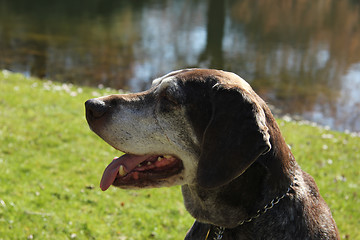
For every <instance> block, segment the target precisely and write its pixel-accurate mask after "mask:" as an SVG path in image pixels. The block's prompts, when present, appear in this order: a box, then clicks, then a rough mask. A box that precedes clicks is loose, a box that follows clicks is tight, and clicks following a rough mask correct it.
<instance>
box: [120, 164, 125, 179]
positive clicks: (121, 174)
mask: <svg viewBox="0 0 360 240" xmlns="http://www.w3.org/2000/svg"><path fill="white" fill-rule="evenodd" d="M119 175H120V176H121V177H123V176H125V175H126V172H125V170H124V166H123V165H120V168H119Z"/></svg>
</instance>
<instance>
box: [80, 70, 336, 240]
mask: <svg viewBox="0 0 360 240" xmlns="http://www.w3.org/2000/svg"><path fill="white" fill-rule="evenodd" d="M85 106H86V119H87V121H88V124H89V126H90V128H91V129H92V130H93V131H94V132H95V133H96V134H97V135H98V136H100V137H101V138H102V139H103V140H104V141H105V142H107V143H108V144H110V145H111V146H113V147H114V148H116V149H118V150H120V151H122V152H124V153H125V154H124V155H123V156H122V157H119V158H115V159H113V161H112V162H111V163H110V164H109V166H108V167H107V168H106V169H105V171H104V173H103V176H102V179H101V183H100V187H101V189H102V190H103V191H105V190H106V189H108V188H109V187H110V186H111V185H113V186H116V187H120V188H124V189H134V188H135V189H136V188H154V187H164V186H166V187H169V186H173V185H181V186H182V194H183V197H184V204H185V207H186V209H187V211H188V212H189V213H190V214H191V215H192V216H193V217H194V218H195V223H194V224H193V226H192V228H191V229H190V230H189V231H188V233H187V234H186V237H185V239H224V240H228V239H339V233H338V230H337V226H336V223H335V221H334V219H333V217H332V215H331V212H330V209H329V207H328V206H327V205H326V203H325V201H324V200H323V198H322V197H321V196H320V193H319V190H318V188H317V186H316V183H315V181H314V179H313V178H312V177H311V176H310V175H309V174H307V173H306V172H304V171H303V170H302V169H301V168H300V167H299V165H298V164H297V162H296V161H295V158H294V156H293V154H292V153H291V151H290V149H289V147H288V145H287V144H286V143H285V141H284V138H283V137H282V135H281V133H280V130H279V127H278V125H277V123H276V121H275V119H274V117H273V115H272V114H271V111H270V110H269V108H268V106H267V105H266V103H265V102H264V101H263V100H262V99H261V98H260V97H259V96H258V95H257V94H256V93H255V92H254V91H253V89H252V88H251V87H250V85H249V84H248V83H247V82H246V81H244V80H243V79H242V78H240V77H239V76H238V75H236V74H234V73H231V72H225V71H220V70H211V69H184V70H179V71H174V72H171V73H169V74H167V75H165V76H163V77H160V78H157V79H155V80H154V81H153V84H152V86H151V88H150V89H149V90H147V91H143V92H140V93H133V94H119V95H110V96H104V97H100V98H95V99H90V100H88V101H86V103H85Z"/></svg>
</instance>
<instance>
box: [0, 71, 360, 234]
mask: <svg viewBox="0 0 360 240" xmlns="http://www.w3.org/2000/svg"><path fill="white" fill-rule="evenodd" d="M109 93H116V91H115V90H99V89H94V88H80V87H77V86H71V85H66V84H58V83H52V82H49V81H40V80H37V79H33V78H25V77H24V76H23V75H20V74H12V73H9V72H7V71H3V72H0V140H1V144H0V239H182V238H183V237H184V236H185V234H186V231H187V230H188V228H190V226H191V225H192V222H193V219H192V218H191V217H190V215H189V214H188V213H187V212H186V210H185V208H184V206H183V203H182V196H181V192H180V187H173V188H161V189H152V190H141V191H125V190H119V189H114V188H110V189H109V190H108V191H106V192H102V191H101V190H100V189H99V187H98V184H99V180H100V178H101V175H102V172H103V170H104V168H105V167H106V165H107V164H108V163H109V162H110V161H111V159H112V158H113V157H114V156H117V155H119V153H118V152H116V151H115V150H113V149H112V148H111V147H110V146H108V145H107V144H106V143H104V142H103V141H102V140H101V139H100V138H98V137H97V136H95V134H93V133H92V132H91V131H90V130H89V128H88V126H87V123H86V121H85V118H84V102H85V100H87V99H89V98H92V97H94V96H100V95H105V94H109ZM280 127H281V129H282V131H283V133H284V135H285V137H286V140H287V143H288V144H290V145H291V146H292V150H293V153H294V155H295V157H296V158H297V160H298V162H299V163H300V165H301V166H302V168H303V169H304V170H306V171H307V172H309V173H310V174H312V175H313V176H314V177H315V179H316V181H317V183H318V186H319V188H320V191H321V193H322V195H323V197H324V198H325V200H326V201H327V203H328V204H329V205H330V207H331V209H332V212H333V215H334V217H335V219H336V221H337V224H338V227H339V229H340V232H341V236H342V238H346V237H348V238H349V239H359V237H358V236H359V235H360V231H359V229H358V226H360V220H359V219H360V213H359V210H358V209H359V207H358V206H359V205H360V197H359V196H358V195H359V182H360V181H359V180H360V178H359V169H360V163H359V159H360V150H359V147H360V144H359V140H360V139H359V138H358V137H355V136H351V135H349V134H344V133H338V132H331V131H328V130H324V129H322V128H318V127H312V126H309V125H306V124H305V125H304V124H303V125H302V124H299V123H293V122H286V121H280Z"/></svg>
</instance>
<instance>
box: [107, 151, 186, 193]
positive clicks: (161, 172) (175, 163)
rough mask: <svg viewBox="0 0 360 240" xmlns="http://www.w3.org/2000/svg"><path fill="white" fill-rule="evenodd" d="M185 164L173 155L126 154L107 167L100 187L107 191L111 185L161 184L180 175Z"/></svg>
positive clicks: (144, 185) (140, 185)
mask: <svg viewBox="0 0 360 240" xmlns="http://www.w3.org/2000/svg"><path fill="white" fill-rule="evenodd" d="M183 169H184V166H183V164H182V161H181V160H180V159H178V158H176V157H174V156H171V155H134V154H124V155H123V156H121V157H119V158H114V159H113V161H112V162H111V163H110V164H109V165H108V166H107V167H106V169H105V171H104V173H103V176H102V179H101V182H100V188H101V190H103V191H106V190H107V189H108V188H109V187H110V186H111V185H114V186H117V187H127V186H131V187H146V186H154V185H159V183H161V182H163V181H165V180H166V179H168V178H170V177H172V176H175V175H178V174H179V173H180V172H181V171H182V170H183Z"/></svg>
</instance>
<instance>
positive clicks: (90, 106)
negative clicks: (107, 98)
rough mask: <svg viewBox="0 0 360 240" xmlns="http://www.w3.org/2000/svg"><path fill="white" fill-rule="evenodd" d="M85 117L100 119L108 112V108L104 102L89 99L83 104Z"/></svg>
mask: <svg viewBox="0 0 360 240" xmlns="http://www.w3.org/2000/svg"><path fill="white" fill-rule="evenodd" d="M85 109H86V116H88V117H92V118H100V117H102V116H103V115H104V114H105V112H106V111H107V110H108V106H107V105H106V104H105V102H104V101H101V100H99V99H96V98H94V99H90V100H87V101H86V102H85Z"/></svg>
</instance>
